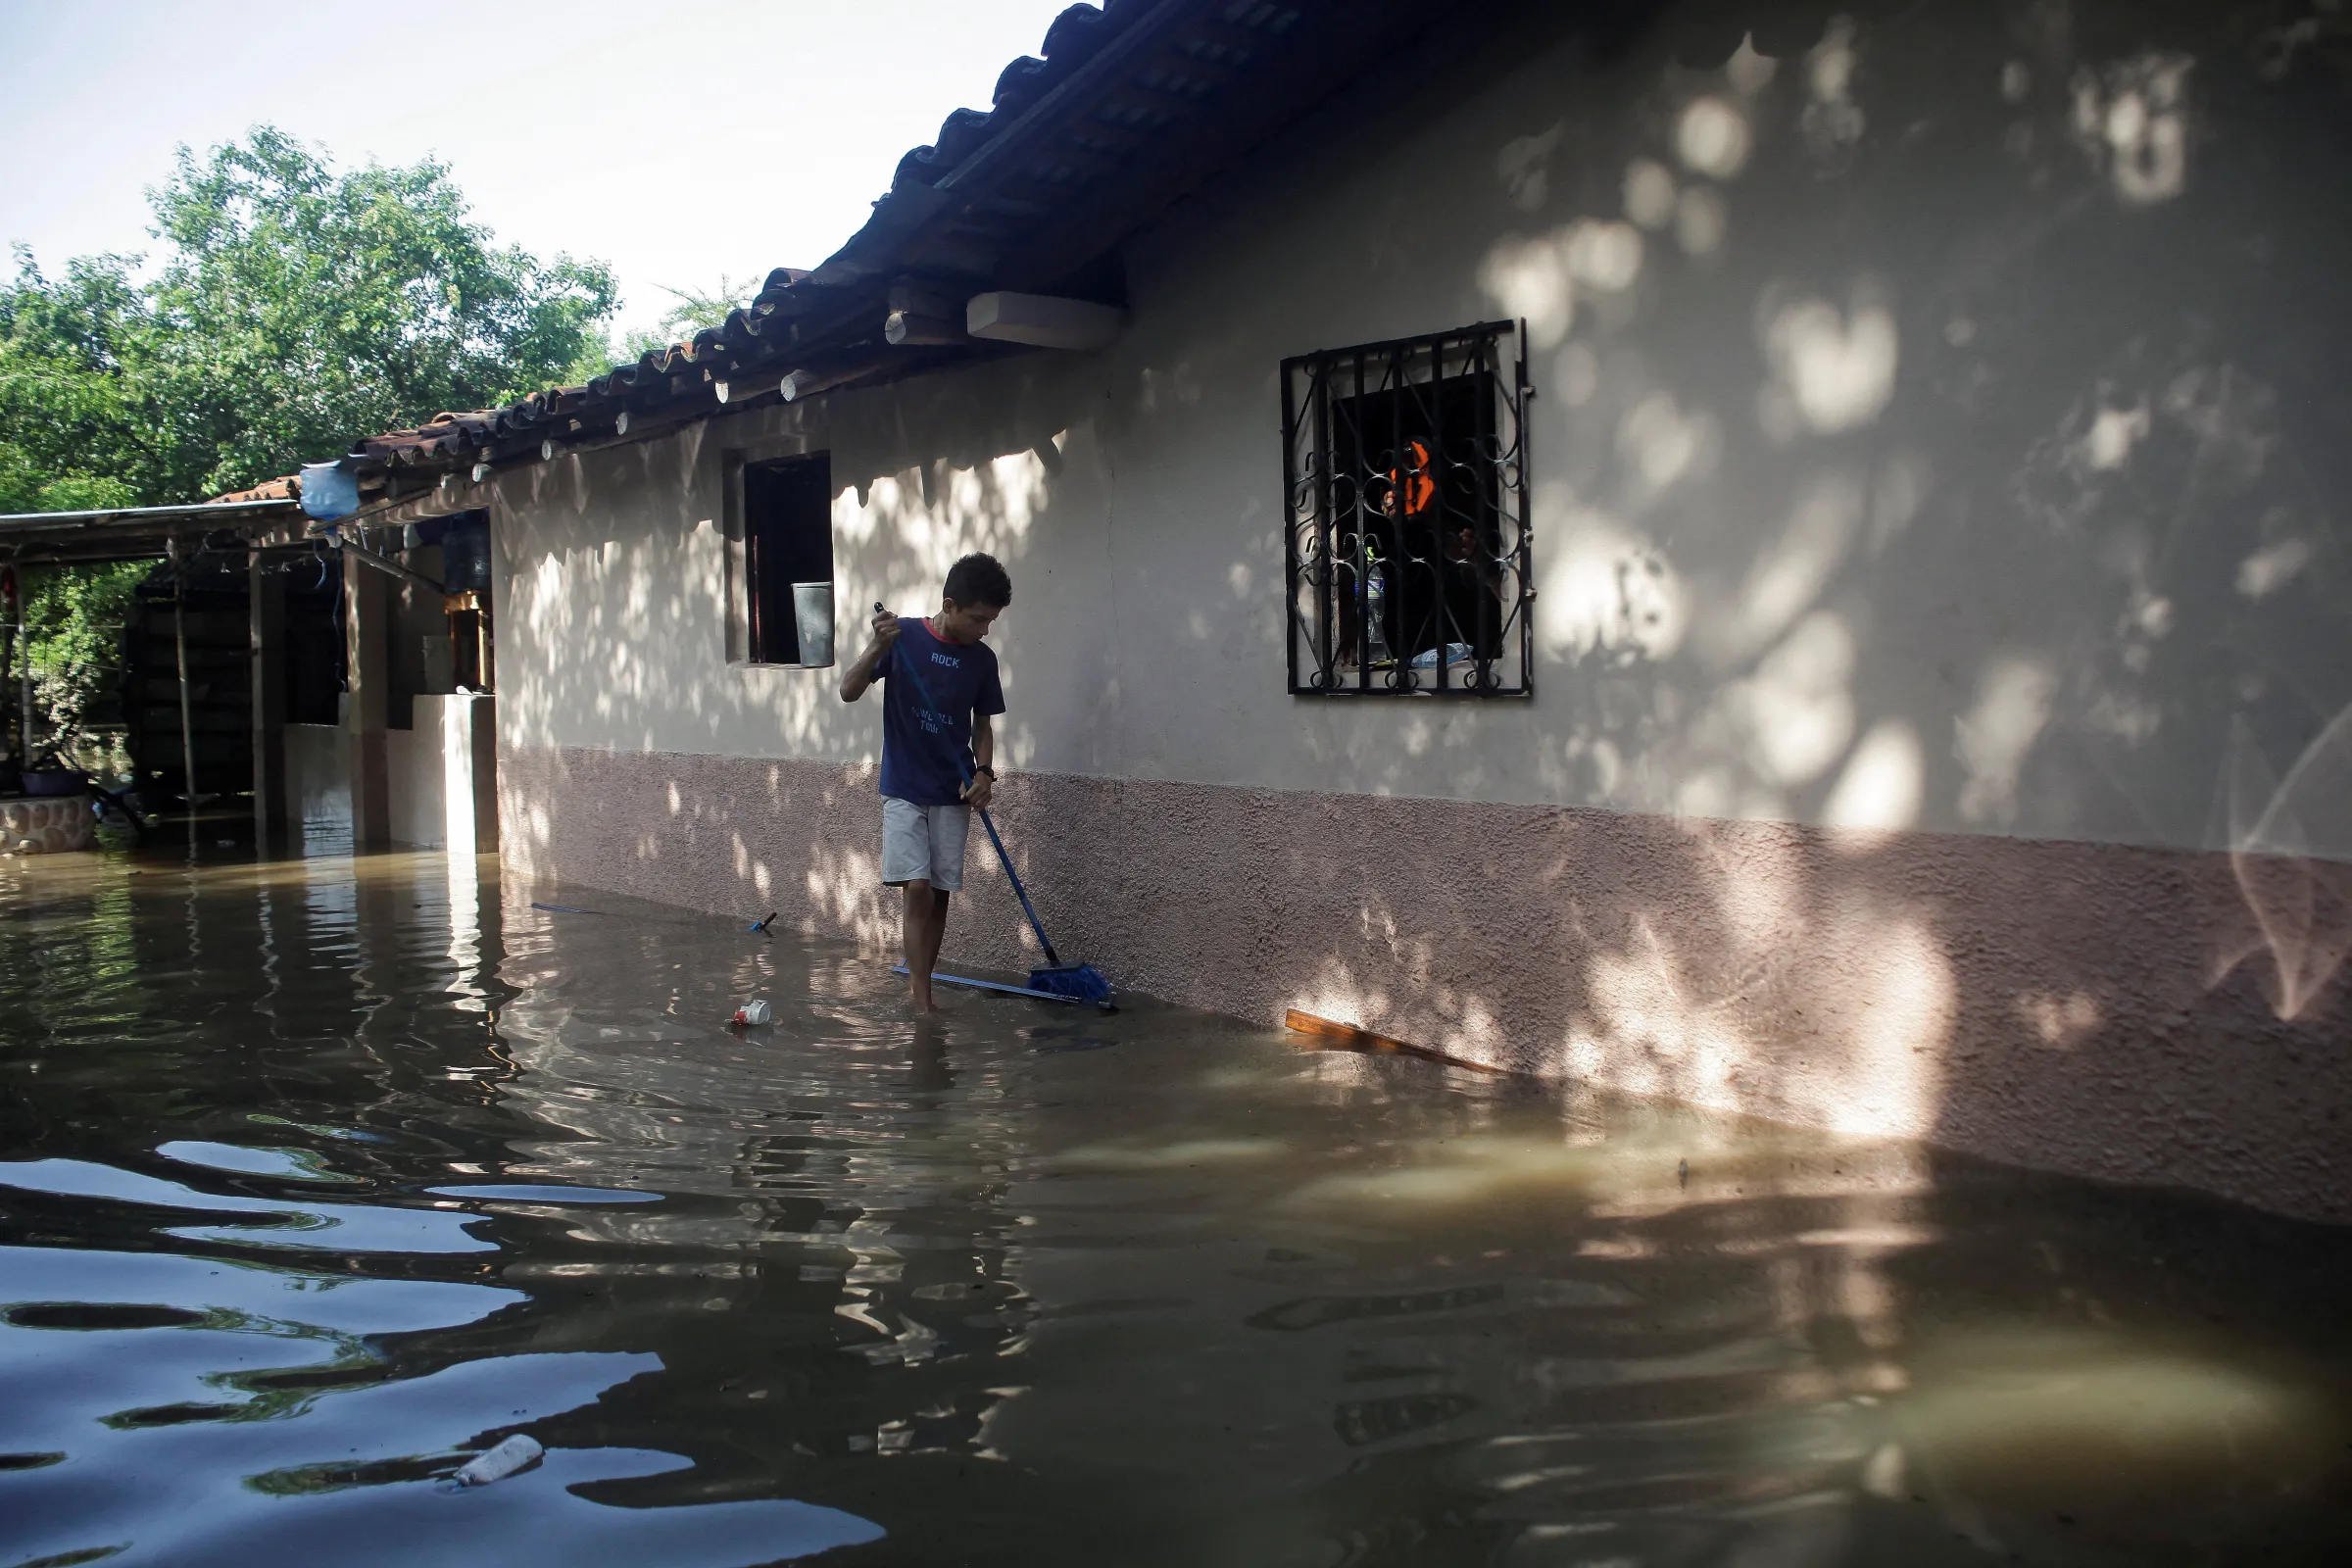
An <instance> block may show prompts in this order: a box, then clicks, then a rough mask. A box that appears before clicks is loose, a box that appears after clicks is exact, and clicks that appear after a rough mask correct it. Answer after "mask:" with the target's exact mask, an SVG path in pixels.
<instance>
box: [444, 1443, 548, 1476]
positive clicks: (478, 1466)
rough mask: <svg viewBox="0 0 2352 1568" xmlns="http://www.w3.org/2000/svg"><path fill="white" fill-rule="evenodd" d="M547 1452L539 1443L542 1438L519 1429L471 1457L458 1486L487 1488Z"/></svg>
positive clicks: (460, 1473) (460, 1472) (462, 1472)
mask: <svg viewBox="0 0 2352 1568" xmlns="http://www.w3.org/2000/svg"><path fill="white" fill-rule="evenodd" d="M546 1451H547V1450H546V1449H545V1448H542V1447H540V1446H539V1440H538V1439H536V1438H529V1437H525V1436H523V1434H521V1433H519V1432H517V1433H515V1435H514V1436H513V1437H511V1438H509V1439H507V1440H506V1441H505V1442H503V1443H501V1444H499V1445H498V1446H496V1447H494V1448H485V1449H483V1450H482V1451H481V1452H480V1453H477V1454H475V1455H474V1456H473V1457H472V1458H471V1459H468V1460H467V1461H466V1467H465V1468H464V1469H462V1470H460V1471H459V1472H458V1476H457V1481H458V1485H459V1486H461V1487H486V1486H488V1485H489V1484H490V1483H491V1482H493V1481H504V1480H506V1479H507V1477H509V1476H511V1475H513V1474H514V1473H515V1471H517V1470H519V1469H521V1468H522V1467H523V1466H524V1465H526V1464H529V1463H530V1462H531V1461H532V1460H533V1459H536V1458H538V1457H539V1455H541V1454H542V1453H545V1452H546Z"/></svg>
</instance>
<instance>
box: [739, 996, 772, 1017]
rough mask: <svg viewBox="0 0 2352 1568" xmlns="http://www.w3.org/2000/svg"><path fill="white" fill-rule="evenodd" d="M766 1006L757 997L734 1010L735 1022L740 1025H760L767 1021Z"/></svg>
mask: <svg viewBox="0 0 2352 1568" xmlns="http://www.w3.org/2000/svg"><path fill="white" fill-rule="evenodd" d="M768 1018H769V1013H768V1010H767V1004H766V1003H765V1002H764V1001H762V1000H761V999H760V998H758V997H754V998H753V999H752V1000H751V1001H749V1002H747V1003H745V1004H744V1005H742V1006H740V1007H737V1008H736V1009H735V1021H736V1022H737V1023H742V1024H760V1023H765V1022H767V1021H768Z"/></svg>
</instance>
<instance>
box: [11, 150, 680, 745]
mask: <svg viewBox="0 0 2352 1568" xmlns="http://www.w3.org/2000/svg"><path fill="white" fill-rule="evenodd" d="M148 199H149V202H150V204H151V206H152V207H153V209H154V213H155V227H154V230H153V232H154V234H155V235H156V237H157V238H158V239H159V240H161V241H163V243H164V247H165V249H164V251H163V254H162V256H161V257H160V258H159V265H158V266H157V267H156V268H155V270H153V271H152V273H149V274H146V275H142V269H143V268H144V267H145V259H144V258H141V257H135V256H86V257H81V258H77V259H76V260H74V261H72V262H69V263H68V264H67V266H66V269H65V271H64V273H63V274H62V275H54V276H53V275H50V274H48V273H45V272H43V271H42V270H41V269H40V267H39V266H38V265H37V264H36V263H35V261H34V259H33V256H32V253H31V252H30V251H29V250H27V249H26V248H25V247H23V246H19V247H17V248H16V253H15V254H16V277H15V280H14V281H13V282H9V283H5V284H0V512H66V511H75V510H81V509H95V508H102V507H122V506H137V505H147V506H161V505H171V504H173V503H178V502H189V501H202V500H205V499H207V498H208V497H211V496H215V495H220V494H221V493H223V492H225V491H229V490H237V489H242V488H244V487H246V486H248V485H252V484H257V483H259V482H261V481H262V480H265V479H270V478H274V477H275V476H277V475H279V474H284V473H291V472H292V471H294V469H295V468H296V467H297V466H300V465H301V464H303V463H306V462H319V461H320V460H322V459H328V458H333V457H336V456H338V455H340V454H341V453H342V452H344V451H345V450H346V449H347V448H348V447H349V445H350V443H351V441H352V440H353V439H354V438H355V437H359V436H365V435H371V434H374V433H375V432H377V431H381V430H393V429H400V428H403V427H406V426H410V425H415V424H418V423H421V422H423V421H424V420H427V419H429V418H431V417H433V416H434V415H435V414H437V413H440V412H441V411H443V410H458V409H479V408H486V407H492V406H495V405H497V404H500V403H505V402H508V401H511V400H512V399H514V398H516V397H520V396H522V395H523V394H525V393H527V392H530V391H533V390H535V389H537V388H539V387H543V386H548V385H552V384H556V383H559V382H562V381H564V380H567V379H571V378H572V377H571V376H570V373H569V372H570V371H571V370H572V369H573V368H574V367H575V366H576V365H578V364H580V363H581V362H583V361H585V360H592V359H597V358H602V357H603V356H604V354H605V348H606V345H605V339H604V324H605V321H606V319H608V318H609V317H610V316H611V315H612V312H613V304H614V300H615V289H614V285H613V274H612V271H611V270H610V269H609V268H607V267H605V266H604V265H603V264H602V263H598V262H575V261H573V260H571V259H569V258H568V257H563V256H559V257H557V258H556V259H555V260H554V261H552V262H546V261H541V260H539V259H538V258H536V257H534V256H532V255H530V254H529V253H528V252H526V251H523V250H521V249H519V248H518V247H515V246H512V245H507V246H501V245H498V244H496V243H495V242H494V241H493V239H492V236H491V233H490V230H489V229H488V228H486V227H485V226H483V225H482V224H480V223H477V222H475V221H472V220H471V219H470V217H469V216H468V214H467V210H466V200H465V197H464V195H463V194H462V193H461V192H460V191H459V189H458V187H457V185H456V184H455V183H454V182H453V181H452V180H451V178H450V173H449V170H448V168H447V167H446V166H445V165H442V164H439V163H435V162H433V161H431V160H429V159H428V160H426V161H424V162H422V163H419V164H417V165H414V166H412V167H409V168H391V169H388V168H384V167H381V166H379V165H374V164H370V165H368V167H366V168H363V169H353V170H338V169H336V168H335V167H334V166H333V165H332V164H331V163H330V162H329V161H328V159H327V158H326V156H325V155H324V154H323V153H321V152H320V151H319V150H318V149H316V148H312V147H308V146H305V145H304V144H303V143H301V142H299V141H296V140H295V139H293V138H292V137H290V136H287V135H285V134H284V133H282V132H280V131H277V130H274V129H272V128H270V127H269V126H263V127H260V128H258V129H256V130H254V131H253V132H251V133H250V134H249V135H247V137H246V138H245V139H244V140H243V141H241V142H237V143H234V144H231V145H228V146H223V147H216V148H214V149H213V150H212V151H211V152H210V153H208V154H207V155H205V156H204V157H202V158H199V157H197V156H195V155H194V154H193V153H191V152H189V151H188V149H186V148H184V147H183V148H181V149H180V151H179V159H178V164H177V167H176V169H175V171H174V172H173V174H172V178H171V179H170V180H169V181H167V182H166V183H165V184H164V185H163V186H162V187H160V188H159V189H155V190H151V191H150V192H149V193H148ZM721 314H722V315H723V312H722V313H721ZM596 368H599V369H602V368H604V367H603V366H601V365H600V366H597V367H596ZM146 569H147V568H146V566H145V565H144V564H133V565H130V566H126V567H67V568H59V569H57V570H53V571H45V572H41V573H39V574H38V577H37V582H38V587H37V590H33V591H31V592H30V593H29V594H28V597H27V601H26V626H25V635H26V637H27V638H28V639H29V643H28V653H29V658H30V661H31V665H32V671H33V684H34V689H35V699H36V702H37V703H38V704H39V706H40V708H41V709H42V710H43V711H44V727H45V728H46V729H47V730H49V731H50V732H51V733H52V734H53V735H55V736H57V737H59V738H60V739H61V741H62V739H63V738H65V737H70V736H72V735H73V732H74V731H75V730H76V729H77V728H78V727H79V726H80V725H81V723H82V722H83V720H84V718H85V717H86V715H87V714H88V712H89V711H90V707H91V705H92V703H93V702H94V701H95V700H96V698H97V697H98V695H99V694H100V692H101V690H102V689H103V685H104V682H105V681H106V680H107V679H108V678H110V675H111V666H112V664H113V662H114V643H113V639H114V637H115V635H116V631H117V628H118V626H119V624H120V622H121V621H122V619H123V614H124V613H125V609H126V607H127V605H128V602H129V594H130V589H131V586H132V585H133V584H134V583H135V582H136V581H137V579H138V578H139V576H141V575H142V574H143V573H144V572H145V571H146ZM29 587H30V585H29V584H28V588H29Z"/></svg>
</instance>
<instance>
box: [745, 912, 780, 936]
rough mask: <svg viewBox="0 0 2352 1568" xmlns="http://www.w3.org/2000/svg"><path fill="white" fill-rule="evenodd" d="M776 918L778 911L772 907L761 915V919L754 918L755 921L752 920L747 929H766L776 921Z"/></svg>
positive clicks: (757, 930)
mask: <svg viewBox="0 0 2352 1568" xmlns="http://www.w3.org/2000/svg"><path fill="white" fill-rule="evenodd" d="M775 918H776V911H775V910H773V909H770V910H768V911H767V912H766V913H765V914H763V915H761V916H760V918H759V919H757V920H754V921H753V922H752V923H751V924H750V925H749V926H747V927H745V930H746V931H747V932H759V931H764V930H766V929H767V928H768V927H769V926H770V925H772V924H774V923H775Z"/></svg>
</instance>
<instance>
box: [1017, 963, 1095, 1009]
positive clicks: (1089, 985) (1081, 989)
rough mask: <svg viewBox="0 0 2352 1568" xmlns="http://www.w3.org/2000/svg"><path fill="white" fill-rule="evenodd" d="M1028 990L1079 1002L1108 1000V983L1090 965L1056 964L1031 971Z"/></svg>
mask: <svg viewBox="0 0 2352 1568" xmlns="http://www.w3.org/2000/svg"><path fill="white" fill-rule="evenodd" d="M1029 989H1030V990H1032V991H1051V992H1052V993H1054V995H1055V996H1057V997H1076V998H1077V999H1078V1000H1079V1001H1081V1002H1108V1001H1109V1000H1110V982H1109V981H1108V980H1105V979H1103V971H1102V970H1100V969H1097V968H1096V967H1095V966H1094V965H1093V964H1091V963H1057V964H1054V965H1053V966H1052V967H1050V968H1045V969H1032V970H1030V971H1029Z"/></svg>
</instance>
